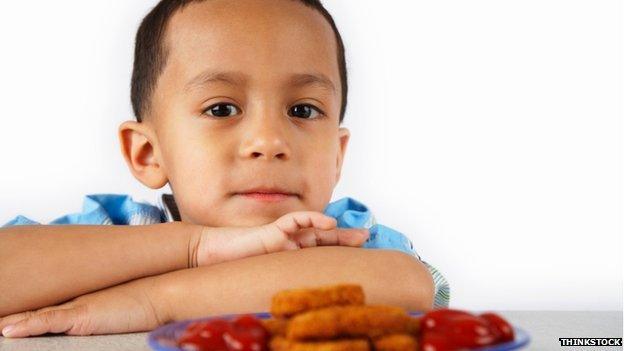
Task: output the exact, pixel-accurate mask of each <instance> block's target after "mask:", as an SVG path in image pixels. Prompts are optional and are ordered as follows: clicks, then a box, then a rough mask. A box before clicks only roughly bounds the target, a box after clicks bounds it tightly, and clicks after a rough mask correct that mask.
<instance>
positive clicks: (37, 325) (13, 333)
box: [2, 309, 75, 338]
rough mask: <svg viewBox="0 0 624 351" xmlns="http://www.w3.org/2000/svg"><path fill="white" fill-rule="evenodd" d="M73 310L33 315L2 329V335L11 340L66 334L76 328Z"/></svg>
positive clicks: (50, 311)
mask: <svg viewBox="0 0 624 351" xmlns="http://www.w3.org/2000/svg"><path fill="white" fill-rule="evenodd" d="M74 316H75V311H74V310H73V309H65V310H49V311H45V312H40V313H36V314H33V315H31V316H30V317H28V318H26V319H23V320H21V321H19V322H17V323H15V324H13V325H8V326H6V327H4V328H3V329H2V334H3V335H4V336H5V337H9V338H23V337H27V336H32V335H41V334H45V333H64V332H66V331H68V330H70V329H72V328H73V327H74Z"/></svg>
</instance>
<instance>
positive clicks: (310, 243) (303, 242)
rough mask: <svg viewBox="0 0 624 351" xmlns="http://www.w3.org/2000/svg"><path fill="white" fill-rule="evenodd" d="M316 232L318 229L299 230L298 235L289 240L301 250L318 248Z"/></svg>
mask: <svg viewBox="0 0 624 351" xmlns="http://www.w3.org/2000/svg"><path fill="white" fill-rule="evenodd" d="M317 231H318V229H316V228H307V229H301V230H300V231H299V233H297V234H296V235H294V236H292V237H291V238H292V240H293V241H295V242H296V243H298V244H299V246H300V247H302V248H305V247H315V246H319V243H318V239H317V237H318V233H316V232H317Z"/></svg>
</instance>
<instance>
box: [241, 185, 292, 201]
mask: <svg viewBox="0 0 624 351" xmlns="http://www.w3.org/2000/svg"><path fill="white" fill-rule="evenodd" d="M234 195H235V196H241V197H243V198H245V199H249V200H255V201H261V202H280V201H285V200H288V199H297V198H299V194H297V193H293V192H291V191H288V190H285V189H280V188H262V187H261V188H252V189H247V190H244V191H241V192H235V193H234Z"/></svg>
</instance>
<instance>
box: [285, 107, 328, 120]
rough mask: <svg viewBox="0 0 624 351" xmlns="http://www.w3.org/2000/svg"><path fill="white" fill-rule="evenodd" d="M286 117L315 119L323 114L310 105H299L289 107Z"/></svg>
mask: <svg viewBox="0 0 624 351" xmlns="http://www.w3.org/2000/svg"><path fill="white" fill-rule="evenodd" d="M288 115H289V116H292V117H297V118H305V119H315V118H318V117H319V116H322V115H324V114H323V112H322V111H321V110H319V109H318V108H316V107H314V106H312V105H308V104H300V105H295V106H293V107H291V108H290V110H289V111H288Z"/></svg>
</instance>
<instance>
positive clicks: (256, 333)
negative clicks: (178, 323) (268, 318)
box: [178, 315, 269, 351]
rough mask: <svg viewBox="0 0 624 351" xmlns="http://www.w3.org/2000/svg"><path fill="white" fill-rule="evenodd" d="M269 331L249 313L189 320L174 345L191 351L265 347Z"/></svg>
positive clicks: (255, 350)
mask: <svg viewBox="0 0 624 351" xmlns="http://www.w3.org/2000/svg"><path fill="white" fill-rule="evenodd" d="M268 340H269V332H268V331H267V330H266V329H265V328H264V326H263V325H262V323H261V322H260V320H258V319H257V318H256V317H254V316H251V315H243V316H239V317H237V318H236V319H234V320H232V321H230V320H223V319H215V320H210V321H203V322H193V323H191V324H189V325H188V326H187V327H186V330H185V331H184V333H183V334H182V335H181V336H180V338H179V339H178V345H179V346H180V347H181V348H182V349H184V350H189V351H190V350H192V351H267V350H268V346H267V345H268Z"/></svg>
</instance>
